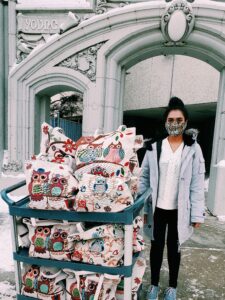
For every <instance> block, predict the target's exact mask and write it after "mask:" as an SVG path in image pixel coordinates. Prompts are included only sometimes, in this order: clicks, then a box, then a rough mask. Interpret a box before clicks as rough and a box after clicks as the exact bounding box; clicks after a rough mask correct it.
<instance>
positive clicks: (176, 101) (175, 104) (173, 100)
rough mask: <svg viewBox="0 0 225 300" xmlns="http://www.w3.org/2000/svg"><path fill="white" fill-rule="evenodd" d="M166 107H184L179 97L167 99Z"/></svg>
mask: <svg viewBox="0 0 225 300" xmlns="http://www.w3.org/2000/svg"><path fill="white" fill-rule="evenodd" d="M168 107H184V103H183V101H182V100H181V99H180V98H178V97H172V98H171V99H170V101H169V104H168Z"/></svg>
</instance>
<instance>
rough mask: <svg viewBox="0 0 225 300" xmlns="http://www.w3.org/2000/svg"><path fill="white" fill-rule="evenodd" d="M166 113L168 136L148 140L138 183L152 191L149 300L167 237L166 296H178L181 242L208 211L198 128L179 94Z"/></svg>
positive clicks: (147, 207) (148, 216)
mask: <svg viewBox="0 0 225 300" xmlns="http://www.w3.org/2000/svg"><path fill="white" fill-rule="evenodd" d="M164 117H165V128H166V130H167V133H168V136H167V137H166V138H165V139H163V140H160V141H158V142H155V143H153V144H148V145H147V147H146V148H147V151H146V153H145V156H144V159H143V162H142V174H141V178H140V186H139V194H142V193H144V192H146V191H147V190H149V192H150V194H151V196H150V197H149V198H148V199H147V201H146V203H145V208H144V211H145V222H147V224H148V227H149V228H151V230H150V231H151V251H150V267H151V286H150V288H149V291H148V294H147V299H148V300H153V299H154V300H156V299H158V292H159V286H158V284H159V275H160V268H161V265H162V260H163V250H164V245H165V238H166V243H167V253H168V265H169V287H168V288H167V289H166V291H165V293H164V300H174V299H176V291H177V279H178V272H179V266H180V245H181V244H182V243H184V242H185V241H186V240H187V239H188V238H189V237H190V236H191V234H192V232H193V227H194V228H198V227H199V226H200V223H203V222H204V215H205V214H204V173H205V163H204V159H203V155H202V151H201V148H200V146H199V144H198V143H197V141H196V138H197V131H196V130H191V129H189V130H186V131H185V129H186V126H187V121H188V113H187V110H186V108H185V106H184V104H183V102H182V101H181V100H180V99H179V98H176V97H173V98H171V99H170V102H169V105H168V107H167V109H166V111H165V115H164ZM166 229H167V231H166ZM166 232H167V237H166Z"/></svg>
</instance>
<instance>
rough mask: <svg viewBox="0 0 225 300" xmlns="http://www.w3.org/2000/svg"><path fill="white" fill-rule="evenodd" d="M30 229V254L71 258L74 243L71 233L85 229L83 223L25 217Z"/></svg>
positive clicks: (32, 255) (43, 256)
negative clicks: (70, 237)
mask: <svg viewBox="0 0 225 300" xmlns="http://www.w3.org/2000/svg"><path fill="white" fill-rule="evenodd" d="M23 222H24V224H26V225H27V227H28V230H29V240H30V247H29V256H31V257H41V258H47V259H57V260H70V257H71V254H72V252H73V250H74V243H73V241H71V239H69V236H70V235H71V234H75V233H79V232H82V231H83V230H84V227H83V224H82V223H73V222H70V223H69V222H64V223H60V222H59V221H56V220H38V219H33V218H31V219H27V218H24V219H23Z"/></svg>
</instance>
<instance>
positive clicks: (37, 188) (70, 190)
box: [25, 160, 78, 210]
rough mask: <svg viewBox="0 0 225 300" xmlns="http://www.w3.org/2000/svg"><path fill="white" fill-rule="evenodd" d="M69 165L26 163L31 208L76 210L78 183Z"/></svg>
mask: <svg viewBox="0 0 225 300" xmlns="http://www.w3.org/2000/svg"><path fill="white" fill-rule="evenodd" d="M71 171H72V170H71V168H70V167H69V166H67V165H60V164H56V163H52V162H47V161H42V160H31V161H27V162H26V163H25V175H26V184H27V188H28V191H29V194H30V203H29V207H30V208H37V209H65V210H74V205H75V196H76V193H77V192H78V189H77V186H78V182H77V180H76V179H75V178H74V177H73V175H72V173H71Z"/></svg>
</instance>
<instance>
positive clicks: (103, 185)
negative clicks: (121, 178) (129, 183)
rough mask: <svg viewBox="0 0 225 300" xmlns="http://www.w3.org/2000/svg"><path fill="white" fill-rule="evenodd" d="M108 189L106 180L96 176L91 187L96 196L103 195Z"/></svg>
mask: <svg viewBox="0 0 225 300" xmlns="http://www.w3.org/2000/svg"><path fill="white" fill-rule="evenodd" d="M107 189H108V184H107V182H106V179H105V178H104V177H102V176H98V177H97V178H96V179H95V183H94V185H93V192H94V193H96V194H104V193H105V192H106V191H107Z"/></svg>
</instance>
